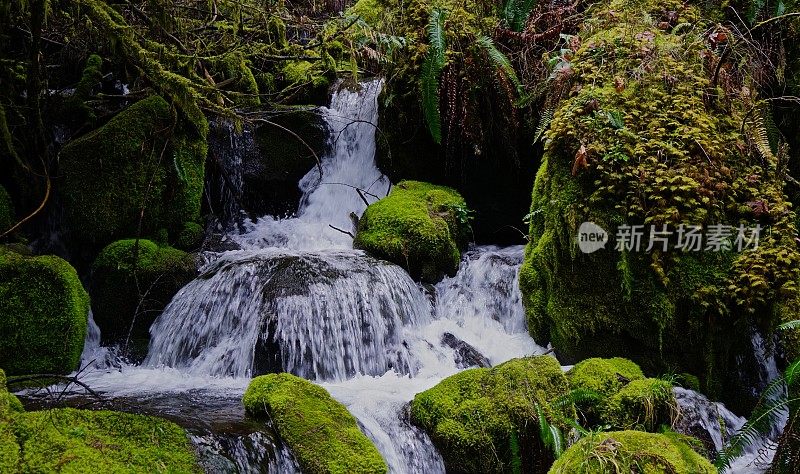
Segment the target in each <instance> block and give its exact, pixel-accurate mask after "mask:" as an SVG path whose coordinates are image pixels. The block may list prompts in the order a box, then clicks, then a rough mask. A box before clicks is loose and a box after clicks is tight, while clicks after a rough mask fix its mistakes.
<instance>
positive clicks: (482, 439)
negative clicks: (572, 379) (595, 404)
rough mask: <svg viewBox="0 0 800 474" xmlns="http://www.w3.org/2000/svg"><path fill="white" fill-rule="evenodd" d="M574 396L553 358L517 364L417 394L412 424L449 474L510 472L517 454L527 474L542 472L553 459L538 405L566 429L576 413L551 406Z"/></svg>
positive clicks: (458, 378)
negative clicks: (541, 432) (426, 438)
mask: <svg viewBox="0 0 800 474" xmlns="http://www.w3.org/2000/svg"><path fill="white" fill-rule="evenodd" d="M568 392H569V384H568V383H567V379H566V377H565V376H564V374H563V372H562V370H561V367H560V366H559V365H558V362H557V361H556V360H555V359H553V358H552V357H547V356H539V357H527V358H523V359H514V360H511V361H508V362H506V363H504V364H501V365H498V366H496V367H494V368H491V369H482V368H479V369H469V370H465V371H463V372H460V373H458V374H456V375H453V376H450V377H448V378H446V379H444V380H442V381H441V382H440V383H439V384H438V385H436V386H435V387H433V388H431V389H429V390H426V391H424V392H422V393H419V394H417V396H416V397H414V400H413V401H412V402H411V419H412V421H413V422H414V423H415V424H416V425H418V426H420V427H422V428H423V429H424V430H425V431H426V432H427V433H428V434H429V435H430V437H431V440H432V441H433V443H434V445H435V446H436V448H437V449H438V450H439V452H440V453H441V454H442V456H443V458H444V461H445V466H446V467H447V471H448V472H472V473H485V472H506V471H509V470H511V467H512V465H513V463H514V459H515V457H516V456H517V455H518V456H520V457H521V462H522V470H523V472H542V471H543V470H546V469H547V466H549V465H550V463H551V462H552V457H551V454H550V453H549V452H548V451H547V450H545V449H542V446H541V441H540V440H539V439H538V431H537V429H538V428H537V427H538V424H537V421H536V420H537V419H538V412H539V411H538V409H537V405H538V407H539V408H541V410H542V412H543V413H544V414H545V416H547V417H548V420H549V421H550V422H551V423H553V424H555V425H557V426H562V425H563V421H562V420H563V418H564V417H566V418H569V419H573V418H574V416H575V412H574V409H573V408H572V406H571V405H569V406H568V407H562V408H558V407H555V406H553V405H551V403H552V402H553V401H555V400H556V399H557V398H559V397H561V396H563V395H565V394H567V393H568ZM520 447H522V448H520ZM515 451H519V453H518V454H517V453H515Z"/></svg>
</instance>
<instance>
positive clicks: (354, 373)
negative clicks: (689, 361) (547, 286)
mask: <svg viewBox="0 0 800 474" xmlns="http://www.w3.org/2000/svg"><path fill="white" fill-rule="evenodd" d="M381 87H382V82H381V81H379V80H375V81H371V82H365V83H363V84H361V85H360V87H359V88H358V89H357V90H351V89H348V88H340V89H338V90H337V91H336V92H334V94H333V97H332V100H331V106H330V107H329V108H323V109H321V114H322V116H323V118H324V120H325V121H326V123H327V125H328V128H329V130H330V143H329V150H330V151H329V153H328V154H327V155H326V156H324V157H323V158H322V161H321V164H320V165H321V168H322V176H321V177H320V173H319V170H318V169H317V168H316V167H315V168H314V169H311V170H310V171H309V172H308V174H307V175H306V176H305V177H304V178H303V179H302V180H301V181H300V183H299V186H300V188H301V190H302V192H303V198H302V200H301V203H300V207H299V209H298V212H297V213H296V215H295V216H293V217H288V218H281V217H272V216H265V217H262V218H259V219H257V220H252V221H251V220H247V221H245V223H244V225H243V230H242V229H241V228H240V229H239V230H230V231H228V235H227V236H226V240H227V241H232V242H235V243H236V244H237V245H238V247H239V248H238V249H237V250H227V251H223V252H206V254H205V255H204V257H205V261H206V262H207V263H206V264H205V265H204V266H203V267H202V268H201V270H200V276H198V278H197V279H195V280H194V281H193V282H191V283H189V284H188V285H187V286H185V287H184V288H183V289H181V290H180V291H179V292H178V293H177V295H176V296H175V297H174V298H173V300H172V302H171V303H170V304H169V305H168V306H167V308H166V309H165V310H164V312H163V314H162V315H161V316H160V317H159V318H158V319H157V320H156V322H155V323H154V324H153V326H152V327H151V330H150V332H151V342H150V347H149V351H148V354H147V357H146V358H145V360H144V362H143V363H142V364H141V365H138V366H134V365H129V364H125V363H122V362H120V361H117V360H116V358H115V357H114V354H113V351H109V349H107V348H102V347H100V346H99V341H100V338H99V331H98V329H97V326H96V325H94V324H93V321H91V320H90V332H89V335H88V336H87V341H86V349H85V350H84V357H83V363H82V365H85V366H87V367H86V368H85V369H84V370H83V372H82V374H81V377H82V380H83V382H85V383H87V384H88V385H90V386H91V387H92V388H93V389H94V390H96V391H97V392H100V393H103V394H104V395H105V396H107V397H109V398H111V399H115V400H122V402H120V403H125V401H126V400H127V401H128V403H130V404H135V405H136V407H137V409H138V410H141V411H145V412H149V413H151V414H158V415H161V416H166V417H168V418H171V419H176V420H178V421H179V422H182V423H183V424H184V425H189V429H190V432H191V433H192V439H193V442H194V443H195V445H196V446H197V448H198V451H199V452H200V453H202V459H203V465H204V466H205V468H206V469H207V470H208V471H209V472H265V471H266V472H281V473H284V472H295V471H297V463H296V461H295V460H294V458H293V457H292V455H291V453H289V452H288V450H287V449H286V448H285V446H283V445H281V443H280V442H279V441H277V440H276V439H275V438H274V436H272V435H271V434H269V433H267V432H265V431H263V430H261V429H260V428H259V427H253V426H251V424H248V423H247V422H246V421H243V419H244V416H243V410H242V407H241V403H240V399H241V396H242V394H243V393H244V390H245V389H246V387H247V385H248V383H249V381H250V379H251V377H253V376H255V375H259V374H263V373H267V372H276V371H288V372H292V373H294V374H297V375H300V376H302V377H305V378H308V379H310V380H314V381H316V382H317V383H320V384H321V385H323V386H324V387H325V388H326V389H327V390H329V391H330V393H331V394H332V395H333V397H335V398H336V399H337V400H339V401H340V402H342V403H343V404H344V405H345V406H346V407H347V408H348V410H350V412H351V413H352V414H353V415H354V416H355V417H356V418H357V419H358V421H359V423H360V424H361V427H362V428H363V430H364V432H365V433H366V434H367V435H368V436H369V437H370V438H371V439H372V440H373V441H374V442H375V444H376V446H377V447H378V449H379V450H380V452H381V454H382V455H383V456H384V457H385V459H386V460H387V462H388V464H389V466H390V471H391V472H393V473H423V472H424V473H443V472H444V466H443V463H442V459H441V456H440V455H439V454H438V453H437V451H436V449H435V448H434V447H433V445H432V443H431V441H430V439H429V438H428V437H427V435H425V434H424V433H423V432H421V431H420V430H418V429H417V428H415V427H413V426H411V424H410V423H409V421H408V415H407V406H408V402H409V401H410V400H412V399H413V397H414V395H415V394H417V393H419V392H421V391H423V390H426V389H428V388H430V387H432V386H434V385H435V384H437V383H438V382H439V381H441V380H442V379H443V378H445V377H447V376H449V375H452V374H454V373H456V372H458V371H459V370H463V369H464V368H466V367H470V366H489V365H496V364H498V363H501V362H504V361H506V360H509V359H512V358H515V357H522V356H526V355H533V354H541V353H544V352H545V349H544V348H542V347H540V346H538V345H537V344H536V343H535V342H534V341H533V340H532V339H531V338H530V336H529V335H528V332H527V330H526V323H525V315H524V311H523V308H522V303H521V297H520V293H519V289H518V282H517V279H518V273H519V266H520V264H521V263H522V254H523V247H522V246H516V247H509V248H497V247H489V246H485V247H477V248H474V249H472V250H470V251H469V252H467V253H466V255H465V257H464V259H463V260H462V262H461V265H460V268H459V270H458V273H457V274H456V275H455V276H454V277H452V278H446V279H444V280H443V281H441V282H440V283H439V284H437V285H436V286H435V287H434V288H430V287H428V288H423V287H422V286H420V285H418V284H417V283H415V282H414V281H413V280H412V279H411V278H410V277H409V276H408V274H407V273H406V272H405V271H403V270H402V269H401V268H400V267H398V266H395V265H392V264H389V263H387V262H383V261H379V260H375V259H373V258H371V257H368V256H366V255H365V254H364V253H363V252H360V251H357V250H353V249H352V239H351V237H350V236H348V235H347V234H346V233H344V232H341V231H337V230H335V229H333V228H332V227H331V226H333V227H336V228H338V229H340V230H342V231H349V232H351V231H352V230H353V229H352V227H353V217H352V216H353V215H354V216H356V217H357V216H359V215H360V214H361V213H362V212H363V211H364V209H365V207H366V206H365V204H364V202H363V200H362V197H360V196H359V193H357V192H356V189H355V188H358V189H360V190H362V195H363V196H364V197H365V198H366V199H368V200H370V201H373V200H376V199H378V198H380V197H383V196H384V195H386V193H387V192H388V190H389V186H390V183H389V182H388V180H387V179H386V178H385V177H384V176H383V175H382V174H381V172H380V171H379V170H378V168H377V167H376V165H375V132H376V127H375V124H376V123H377V119H378V106H377V100H378V94H379V92H380V90H381ZM232 143H233V142H232ZM234 155H235V154H234ZM676 393H677V394H678V398H679V400H681V401H682V402H681V403H682V404H685V405H686V406H687V408H686V410H687V411H688V410H689V408H688V407H690V406H691V407H708V406H711V402H708V401H707V400H699V401H698V398H697V397H702V396H700V395H698V394H694V392H681V391H678V392H676ZM713 406H714V408H715V410H717V411H720V410H721V409H720V407H718V406H716V405H713ZM722 409H724V407H722ZM717 411H715V413H717ZM695 415H696V416H694V418H693V420H694V422H695V424H696V425H698V426H700V429H704V430H706V431H708V432H711V434H710V435H709V436H710V438H711V440H712V444H713V445H714V447H715V448H716V449H719V448H720V447H721V444H722V437H721V435H719V429H718V427H717V428H714V420H716V418H712V417H711V415H709V411H708V410H706V411H702V410H700V409H697V410H696V413H695ZM723 418H725V420H726V422H727V423H728V424H729V425H730V426H734V425H737V424H739V426H740V424H741V422H742V420H741V419H739V418H736V417H735V416H734V415H732V414H729V412H726V413H723ZM715 429H717V431H716V434H715V433H714V432H713V431H714V430H715ZM718 435H719V436H718ZM740 472H750V471H747V470H743V471H740Z"/></svg>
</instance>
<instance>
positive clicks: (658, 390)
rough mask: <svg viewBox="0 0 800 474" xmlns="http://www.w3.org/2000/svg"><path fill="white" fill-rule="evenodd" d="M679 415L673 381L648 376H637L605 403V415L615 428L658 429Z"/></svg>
mask: <svg viewBox="0 0 800 474" xmlns="http://www.w3.org/2000/svg"><path fill="white" fill-rule="evenodd" d="M677 415H678V407H677V402H676V401H675V395H673V393H672V384H671V383H669V382H667V381H666V380H661V379H654V378H647V379H641V380H634V381H632V382H630V383H628V384H627V385H625V386H624V387H622V388H621V389H620V390H619V391H618V392H617V393H615V394H614V395H613V396H612V397H611V398H610V399H609V400H608V402H607V403H606V405H605V411H604V413H603V418H604V419H605V421H606V422H607V423H608V424H610V425H611V426H613V427H614V428H616V429H625V430H628V429H637V430H643V431H655V430H656V429H658V428H659V427H660V426H662V425H666V426H670V425H671V424H672V421H673V420H674V419H675V417H676V416H677Z"/></svg>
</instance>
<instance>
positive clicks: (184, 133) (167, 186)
mask: <svg viewBox="0 0 800 474" xmlns="http://www.w3.org/2000/svg"><path fill="white" fill-rule="evenodd" d="M189 128H190V127H188V126H186V125H185V124H183V123H182V122H181V121H180V120H178V119H177V118H176V115H175V113H174V111H173V110H172V108H171V107H170V105H169V104H168V103H167V102H166V101H165V100H164V99H163V98H161V97H158V96H152V97H149V98H147V99H144V100H141V101H139V102H137V103H136V104H134V105H132V106H130V107H128V108H127V109H125V110H123V111H122V112H120V113H119V114H117V115H116V116H114V118H112V119H111V120H110V121H109V122H108V123H106V124H105V125H103V126H102V127H100V128H99V129H97V130H94V131H93V132H90V133H88V134H86V135H84V136H82V137H80V138H78V139H75V140H73V141H71V142H69V143H68V144H67V145H65V146H64V148H63V149H62V150H61V153H60V166H61V171H62V172H63V175H64V182H63V186H62V189H61V192H62V194H63V196H64V207H65V224H66V226H67V227H68V228H69V231H70V232H71V235H72V236H73V237H74V238H77V239H79V240H80V241H82V242H89V243H95V244H100V245H104V244H106V243H108V242H110V241H112V240H113V239H114V238H120V237H124V236H126V235H137V234H138V233H139V231H140V229H139V221H140V213H141V210H142V207H143V206H144V214H143V216H141V217H142V219H141V224H142V225H141V232H142V233H143V235H147V234H149V233H150V232H153V231H155V230H157V229H160V228H166V229H168V230H169V231H170V233H178V232H180V230H181V229H182V227H183V223H184V222H187V221H191V222H197V221H198V220H199V218H200V203H201V196H202V191H203V178H204V168H205V159H206V152H207V143H206V139H205V135H204V133H205V130H201V131H199V132H198V131H196V130H190V129H189ZM206 128H207V127H206Z"/></svg>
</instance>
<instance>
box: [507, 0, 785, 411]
mask: <svg viewBox="0 0 800 474" xmlns="http://www.w3.org/2000/svg"><path fill="white" fill-rule="evenodd" d="M621 11H624V12H625V15H622V16H618V15H616V14H612V13H611V12H621ZM587 15H588V18H587V21H586V22H585V24H584V26H583V28H582V30H581V33H580V35H579V36H580V42H579V43H580V48H578V49H577V51H576V52H575V55H574V56H573V57H572V58H571V60H570V67H569V68H568V69H567V70H566V72H564V73H563V75H559V76H558V77H557V78H556V80H557V81H563V82H564V84H569V88H568V90H569V91H570V92H569V94H567V95H566V96H565V98H564V99H563V100H562V101H561V102H560V105H559V106H558V108H557V110H556V112H555V114H554V117H553V120H552V122H551V124H550V128H549V130H548V131H547V132H546V138H547V144H546V147H545V156H544V159H543V162H542V166H541V168H540V169H539V172H538V174H537V177H536V182H535V185H534V188H533V195H532V205H531V217H532V218H531V226H530V243H529V244H528V246H527V249H526V254H525V261H524V264H523V266H522V268H521V270H520V287H521V289H522V292H523V300H524V304H525V307H526V313H527V317H528V326H529V329H530V331H531V334H532V335H533V337H534V339H536V340H538V341H550V342H552V344H553V346H554V347H556V348H557V351H558V354H559V356H560V357H561V359H562V360H563V361H565V362H573V361H577V360H580V359H583V358H587V357H592V356H601V357H612V356H624V357H628V358H630V359H632V360H634V361H636V362H637V363H639V364H641V366H642V367H643V368H645V370H647V371H652V372H665V371H674V370H678V371H685V372H688V373H692V374H696V375H698V376H699V377H700V380H701V385H702V386H703V388H704V390H705V391H706V392H708V393H710V394H711V395H712V396H723V397H726V399H727V400H730V399H731V398H732V397H734V396H736V395H738V394H743V392H744V391H743V390H742V387H741V385H742V384H740V383H738V382H737V381H736V380H734V379H732V378H731V377H730V373H731V371H732V366H733V365H734V364H735V363H737V362H736V361H737V358H739V357H740V356H745V355H746V354H747V352H749V346H750V344H749V342H747V341H748V340H749V334H748V326H750V325H753V324H757V323H763V322H764V321H763V319H764V318H763V317H762V316H758V317H756V318H754V317H753V316H752V315H765V314H766V315H768V314H770V313H771V310H770V308H771V307H772V305H773V304H774V303H775V302H777V301H780V300H782V299H784V298H786V297H787V295H793V294H796V293H797V281H798V276H797V273H798V269H800V266H798V263H800V254H798V250H797V247H796V244H795V243H793V242H791V240H792V239H793V236H794V235H795V229H794V224H793V220H794V214H793V213H792V211H791V209H790V207H789V206H788V204H787V202H786V200H785V198H784V196H783V192H782V179H781V177H780V176H779V174H778V173H776V172H775V171H774V169H775V168H774V165H775V163H774V162H773V163H772V164H770V163H769V161H770V158H767V161H766V162H765V160H764V159H763V157H762V156H761V155H760V153H759V152H758V151H757V149H758V147H757V146H755V145H749V144H753V143H754V142H757V140H754V139H753V138H752V137H750V136H749V135H748V136H745V135H742V134H741V133H740V129H741V124H742V123H743V122H744V123H747V121H746V120H744V118H745V117H744V116H745V114H746V111H747V110H749V109H750V108H751V106H754V105H758V102H757V98H756V97H753V96H747V97H737V98H736V100H731V99H733V98H731V97H726V96H725V91H723V90H722V89H721V88H719V87H717V88H714V87H712V84H711V80H710V76H711V75H713V74H714V71H713V68H708V67H707V64H705V63H704V60H703V58H704V57H705V56H706V54H705V52H706V48H707V45H706V44H705V41H706V40H705V39H704V37H703V36H701V35H699V34H698V33H697V30H692V29H682V28H675V29H673V28H672V26H670V25H672V24H673V23H674V24H675V25H678V24H682V23H688V24H693V23H695V22H697V21H698V18H699V13H698V10H697V9H696V8H695V7H693V6H687V5H684V4H682V3H680V2H673V1H670V2H667V3H664V2H653V1H649V0H611V1H605V2H601V3H599V4H595V5H593V6H592V8H591V9H590V10H589V11H588V12H587ZM667 16H669V18H670V19H669V20H668V21H664V22H657V23H654V21H653V19H655V18H667ZM670 22H672V23H670ZM665 25H666V26H665ZM709 94H710V95H713V96H715V97H721V98H720V99H717V100H707V98H708V95H709ZM750 126H752V124H749V125H748V127H750ZM758 203H762V204H763V205H764V206H766V207H767V208H768V209H769V212H767V213H760V211H758V208H759V204H758ZM586 221H589V222H594V223H596V224H598V225H599V226H600V227H602V228H604V229H605V230H606V231H608V232H609V233H610V237H611V242H609V243H608V245H607V246H606V248H605V249H602V250H598V251H596V252H595V253H591V254H584V253H582V252H580V250H579V249H578V248H577V241H576V235H577V230H578V227H579V226H580V224H581V223H582V222H586ZM739 223H743V224H746V225H748V226H750V225H755V224H756V223H758V224H760V225H762V227H764V228H766V230H762V233H761V236H762V239H761V241H760V243H759V248H758V249H757V250H755V251H745V252H737V251H731V250H723V251H699V252H680V251H667V252H662V251H659V250H654V251H652V252H649V253H648V252H645V251H640V252H619V251H616V250H615V249H614V246H615V239H614V236H615V235H616V231H617V229H618V227H619V226H620V225H622V224H628V225H643V226H645V230H646V231H648V230H649V226H650V225H651V224H652V225H655V226H656V228H657V229H660V228H661V226H662V225H668V226H669V227H670V228H671V229H672V230H673V231H674V230H675V229H676V227H677V226H678V225H680V224H686V225H704V226H708V225H711V224H729V225H734V226H736V225H738V224H739ZM647 237H648V235H645V236H644V238H643V242H645V244H646V242H647ZM675 243H676V238H675V236H674V235H673V238H672V240H671V243H670V245H671V246H674V245H675ZM703 244H704V245H705V242H704V243H703ZM645 247H646V245H645ZM642 250H644V249H642ZM723 387H724V388H723ZM743 396H747V395H746V394H744V395H743Z"/></svg>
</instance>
